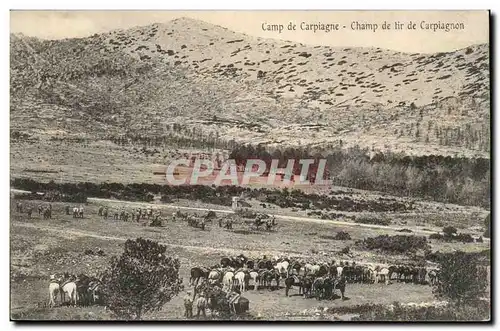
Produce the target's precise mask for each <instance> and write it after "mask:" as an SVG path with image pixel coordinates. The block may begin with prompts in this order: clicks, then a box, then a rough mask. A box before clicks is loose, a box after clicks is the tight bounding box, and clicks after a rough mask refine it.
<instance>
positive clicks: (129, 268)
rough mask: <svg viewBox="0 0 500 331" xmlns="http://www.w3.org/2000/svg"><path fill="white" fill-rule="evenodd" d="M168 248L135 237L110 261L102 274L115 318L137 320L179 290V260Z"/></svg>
mask: <svg viewBox="0 0 500 331" xmlns="http://www.w3.org/2000/svg"><path fill="white" fill-rule="evenodd" d="M166 249H167V247H166V246H163V245H160V244H158V243H157V242H154V241H151V240H146V239H142V238H138V239H136V240H127V241H126V242H125V250H124V252H123V253H122V255H121V256H120V257H119V258H117V257H114V258H113V259H112V260H111V265H110V267H108V269H107V270H106V271H105V274H104V277H103V285H104V288H103V290H104V294H105V298H106V306H107V307H108V308H109V309H110V310H111V311H112V312H114V313H115V314H116V315H117V316H118V317H120V318H125V319H130V318H135V319H140V318H141V316H142V315H143V314H144V313H148V312H151V311H158V310H160V309H161V308H162V307H163V305H165V303H167V302H169V301H170V300H171V299H172V298H173V297H174V296H175V295H177V294H178V293H179V292H180V291H181V290H182V289H183V286H182V280H181V279H180V278H179V267H180V262H179V260H178V259H173V258H171V257H168V256H167V255H166V254H165V252H166Z"/></svg>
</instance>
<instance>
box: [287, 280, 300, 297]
mask: <svg viewBox="0 0 500 331" xmlns="http://www.w3.org/2000/svg"><path fill="white" fill-rule="evenodd" d="M294 285H295V286H298V287H299V295H300V294H301V292H302V281H301V279H300V278H299V277H298V276H297V275H290V276H288V277H287V278H286V279H285V296H288V292H289V291H290V289H291V288H292V286H294Z"/></svg>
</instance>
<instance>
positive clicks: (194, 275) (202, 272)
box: [189, 267, 210, 285]
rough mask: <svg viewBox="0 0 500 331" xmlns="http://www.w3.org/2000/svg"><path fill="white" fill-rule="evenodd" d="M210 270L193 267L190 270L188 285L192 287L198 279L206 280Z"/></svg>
mask: <svg viewBox="0 0 500 331" xmlns="http://www.w3.org/2000/svg"><path fill="white" fill-rule="evenodd" d="M209 272H210V270H208V269H206V268H200V267H194V268H191V278H189V284H190V285H194V284H195V283H198V281H199V280H200V278H208V274H209Z"/></svg>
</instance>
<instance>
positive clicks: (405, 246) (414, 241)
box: [358, 235, 430, 253]
mask: <svg viewBox="0 0 500 331" xmlns="http://www.w3.org/2000/svg"><path fill="white" fill-rule="evenodd" d="M358 245H360V246H362V247H364V248H366V249H369V250H375V249H380V250H382V251H385V252H390V253H415V252H416V251H418V250H424V251H427V250H428V249H430V246H429V244H428V243H427V238H426V237H420V236H419V237H417V236H405V235H396V236H389V235H381V236H377V237H372V238H366V239H364V240H363V241H361V242H359V243H358Z"/></svg>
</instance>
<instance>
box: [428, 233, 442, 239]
mask: <svg viewBox="0 0 500 331" xmlns="http://www.w3.org/2000/svg"><path fill="white" fill-rule="evenodd" d="M443 238H444V236H443V235H442V234H441V233H432V234H430V235H429V239H437V240H441V239H443Z"/></svg>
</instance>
